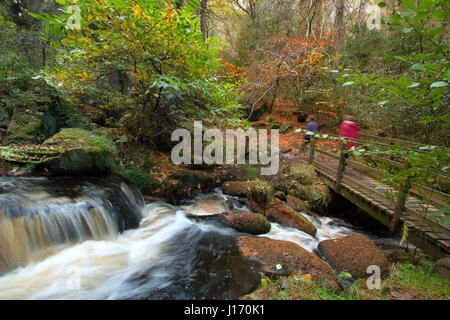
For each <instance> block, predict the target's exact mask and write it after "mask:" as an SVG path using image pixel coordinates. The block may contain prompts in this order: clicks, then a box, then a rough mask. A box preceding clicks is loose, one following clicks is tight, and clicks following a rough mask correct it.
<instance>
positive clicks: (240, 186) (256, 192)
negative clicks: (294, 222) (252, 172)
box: [222, 180, 274, 207]
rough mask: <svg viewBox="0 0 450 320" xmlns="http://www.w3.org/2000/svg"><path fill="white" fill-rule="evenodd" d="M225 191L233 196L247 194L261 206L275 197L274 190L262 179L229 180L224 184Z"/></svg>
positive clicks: (246, 195)
mask: <svg viewBox="0 0 450 320" xmlns="http://www.w3.org/2000/svg"><path fill="white" fill-rule="evenodd" d="M222 189H223V192H224V193H226V194H229V195H233V196H245V197H247V198H248V199H249V200H251V201H254V202H255V203H257V204H258V205H259V206H261V207H265V206H266V204H267V203H268V202H269V201H270V200H271V199H272V198H273V193H274V190H273V188H272V187H271V186H270V185H269V184H268V183H267V182H266V181H262V180H254V181H227V182H225V183H224V184H223V185H222Z"/></svg>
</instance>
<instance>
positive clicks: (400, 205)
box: [390, 163, 411, 232]
mask: <svg viewBox="0 0 450 320" xmlns="http://www.w3.org/2000/svg"><path fill="white" fill-rule="evenodd" d="M408 168H409V163H406V165H405V170H408ZM409 189H411V181H410V180H409V179H407V180H406V181H404V182H403V183H402V184H401V185H400V189H399V191H398V196H397V202H396V203H395V208H394V216H393V217H392V220H391V225H390V230H391V231H392V232H394V231H395V229H396V228H397V225H398V221H399V220H400V216H401V215H402V213H403V211H405V204H406V200H407V199H408V192H409Z"/></svg>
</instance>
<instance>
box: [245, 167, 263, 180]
mask: <svg viewBox="0 0 450 320" xmlns="http://www.w3.org/2000/svg"><path fill="white" fill-rule="evenodd" d="M257 179H261V169H260V168H259V167H245V168H243V169H242V171H241V180H244V181H245V180H257Z"/></svg>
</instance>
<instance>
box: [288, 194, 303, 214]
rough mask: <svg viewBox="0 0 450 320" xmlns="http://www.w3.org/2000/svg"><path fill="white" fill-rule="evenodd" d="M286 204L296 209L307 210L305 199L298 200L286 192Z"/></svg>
mask: <svg viewBox="0 0 450 320" xmlns="http://www.w3.org/2000/svg"><path fill="white" fill-rule="evenodd" d="M286 202H287V204H288V205H289V206H290V207H291V208H292V209H294V210H296V211H309V204H308V202H306V201H303V200H300V199H299V198H297V197H294V196H293V195H290V194H288V195H287V196H286Z"/></svg>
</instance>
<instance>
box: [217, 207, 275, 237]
mask: <svg viewBox="0 0 450 320" xmlns="http://www.w3.org/2000/svg"><path fill="white" fill-rule="evenodd" d="M220 216H222V217H223V218H224V219H225V224H226V225H228V226H230V227H232V228H234V229H236V230H238V231H240V232H244V233H249V234H253V235H258V234H265V233H268V232H269V231H270V228H271V225H270V222H269V220H267V218H266V217H265V216H263V215H262V214H259V213H248V212H224V213H222V214H221V215H220Z"/></svg>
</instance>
